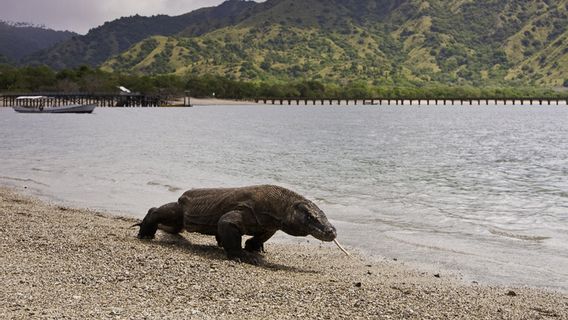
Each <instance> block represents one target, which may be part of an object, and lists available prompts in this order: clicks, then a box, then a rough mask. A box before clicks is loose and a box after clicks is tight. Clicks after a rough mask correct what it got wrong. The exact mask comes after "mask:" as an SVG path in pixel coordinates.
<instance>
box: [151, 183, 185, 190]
mask: <svg viewBox="0 0 568 320" xmlns="http://www.w3.org/2000/svg"><path fill="white" fill-rule="evenodd" d="M147 185H149V186H158V187H164V188H166V189H168V191H169V192H178V191H180V190H181V188H178V187H174V186H172V185H169V184H163V183H159V182H156V181H149V182H148V183H147Z"/></svg>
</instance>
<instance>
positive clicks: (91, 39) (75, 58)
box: [25, 0, 254, 69]
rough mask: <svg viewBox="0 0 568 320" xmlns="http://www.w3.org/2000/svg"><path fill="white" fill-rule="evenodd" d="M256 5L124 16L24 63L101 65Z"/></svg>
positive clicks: (228, 18) (205, 28) (214, 26)
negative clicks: (144, 44) (158, 39)
mask: <svg viewBox="0 0 568 320" xmlns="http://www.w3.org/2000/svg"><path fill="white" fill-rule="evenodd" d="M253 4H254V2H248V1H237V0H232V1H228V2H226V3H224V4H222V5H220V6H217V7H212V8H203V9H199V10H196V11H193V12H191V13H187V14H184V15H180V16H175V17H170V16H166V15H158V16H152V17H142V16H139V15H136V16H132V17H123V18H120V19H118V20H114V21H112V22H107V23H105V24H103V25H102V26H100V27H97V28H94V29H91V30H90V31H89V32H88V33H87V34H86V35H84V36H77V37H73V38H72V39H70V40H68V41H64V42H62V43H59V44H57V45H56V46H54V47H52V48H49V49H46V50H43V51H41V52H38V53H37V54H34V55H33V56H31V57H30V58H28V59H27V60H26V61H25V62H26V63H27V64H46V65H48V66H50V67H53V68H55V69H63V68H75V67H78V66H81V65H88V66H98V65H100V64H102V63H103V62H104V61H105V60H107V59H109V58H110V57H112V56H114V55H117V54H119V53H122V52H124V51H125V50H127V49H128V48H130V47H131V46H133V45H135V44H136V43H138V42H139V41H142V40H144V39H146V38H148V37H151V36H155V35H163V36H164V35H165V36H169V35H174V34H177V33H180V32H183V33H184V34H185V35H188V36H194V35H200V34H203V33H206V32H209V31H211V30H214V29H217V28H219V27H223V26H226V25H229V24H232V23H235V22H237V21H238V18H237V17H238V16H239V15H240V13H241V12H242V11H244V10H246V9H248V8H249V7H250V6H252V5H253Z"/></svg>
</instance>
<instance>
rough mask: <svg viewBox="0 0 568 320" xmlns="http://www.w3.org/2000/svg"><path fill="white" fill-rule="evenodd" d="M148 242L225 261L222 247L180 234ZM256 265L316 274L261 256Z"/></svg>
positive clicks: (315, 272) (163, 235) (312, 271)
mask: <svg viewBox="0 0 568 320" xmlns="http://www.w3.org/2000/svg"><path fill="white" fill-rule="evenodd" d="M148 244H152V245H158V246H161V247H164V248H168V249H175V250H179V251H182V252H184V253H191V254H194V255H198V256H200V257H203V258H207V259H212V260H217V261H227V255H226V254H225V251H224V250H223V248H221V247H219V246H217V245H213V244H195V243H191V242H190V241H189V240H188V239H187V238H185V237H184V236H182V235H180V234H167V233H164V234H162V235H161V236H159V237H156V239H155V240H153V241H150V242H148ZM256 267H259V268H264V269H268V270H274V271H290V272H296V273H311V274H317V273H320V272H318V271H314V270H309V269H302V268H298V267H294V266H287V265H283V264H279V263H274V262H268V261H266V258H265V257H264V256H263V258H262V262H261V263H260V264H259V265H257V266H256Z"/></svg>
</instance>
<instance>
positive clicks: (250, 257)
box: [217, 210, 262, 265]
mask: <svg viewBox="0 0 568 320" xmlns="http://www.w3.org/2000/svg"><path fill="white" fill-rule="evenodd" d="M242 214H243V212H242V211H239V210H235V211H231V212H228V213H226V214H224V215H223V216H222V217H221V219H219V222H218V223H217V237H218V240H219V242H220V244H221V245H222V246H223V249H225V253H226V254H227V257H228V258H229V259H231V260H236V261H241V262H246V263H250V264H255V265H257V264H260V262H261V261H262V257H261V256H260V255H258V254H254V253H251V252H247V251H244V250H243V248H242V243H241V241H242V236H243V234H244V233H245V232H244V228H243V225H242Z"/></svg>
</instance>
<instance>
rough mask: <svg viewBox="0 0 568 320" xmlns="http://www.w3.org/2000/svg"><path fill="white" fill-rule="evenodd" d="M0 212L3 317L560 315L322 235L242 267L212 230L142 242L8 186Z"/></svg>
mask: <svg viewBox="0 0 568 320" xmlns="http://www.w3.org/2000/svg"><path fill="white" fill-rule="evenodd" d="M0 212H1V214H2V217H4V223H3V224H2V225H0V237H2V238H3V241H2V243H0V246H1V247H2V252H3V254H2V255H1V256H0V264H1V265H2V266H3V268H1V271H0V281H2V282H3V283H4V284H5V285H4V288H5V289H4V290H3V291H2V292H1V293H0V316H1V317H2V318H29V317H33V318H62V317H71V318H77V317H88V318H103V317H104V318H123V319H129V318H132V319H139V318H144V317H145V318H148V319H157V318H161V319H164V318H166V319H173V318H192V319H240V318H244V317H247V318H251V319H292V318H297V317H303V318H308V319H341V318H350V319H351V318H358V319H377V318H379V319H380V318H389V317H390V318H394V319H400V318H405V319H424V318H429V319H438V318H469V319H482V318H503V319H523V318H531V319H533V318H555V319H567V318H568V315H567V313H566V310H567V308H568V295H566V294H564V293H560V292H555V291H548V290H543V289H534V288H510V287H498V286H486V285H477V284H466V283H463V282H461V281H459V280H458V279H455V278H452V277H448V276H446V275H440V274H432V273H429V272H421V271H417V270H413V269H410V268H408V267H407V266H405V265H404V264H402V263H400V262H394V261H387V260H382V261H381V260H376V259H373V260H370V259H368V258H366V257H364V256H361V255H360V254H354V256H353V257H352V258H348V257H346V256H344V255H343V253H341V252H340V251H339V250H338V249H337V248H335V247H334V246H332V245H327V244H326V245H319V246H318V245H314V244H309V245H306V244H282V243H274V242H271V241H269V242H268V243H267V244H266V249H267V251H268V252H267V253H266V254H265V262H264V263H263V265H261V266H251V265H247V264H242V263H235V262H232V261H228V260H226V259H225V256H224V252H223V250H222V249H220V248H218V247H217V246H216V245H215V239H214V237H208V236H202V235H198V234H189V233H183V234H182V236H180V237H173V236H169V235H164V234H161V233H159V235H158V237H157V238H156V240H153V241H141V240H138V239H136V237H135V235H136V230H135V229H133V228H130V226H131V225H132V224H133V223H134V222H136V221H137V219H133V218H125V217H120V216H114V215H113V214H112V213H106V212H96V211H91V210H85V209H76V208H69V207H65V206H61V205H56V204H50V203H47V202H43V201H40V200H38V199H37V198H33V197H30V196H24V195H22V194H21V193H20V192H19V191H18V190H17V189H13V188H6V187H0ZM298 239H299V240H300V241H301V240H303V239H304V238H298ZM302 242H304V243H305V242H306V241H305V240H304V241H302Z"/></svg>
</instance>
